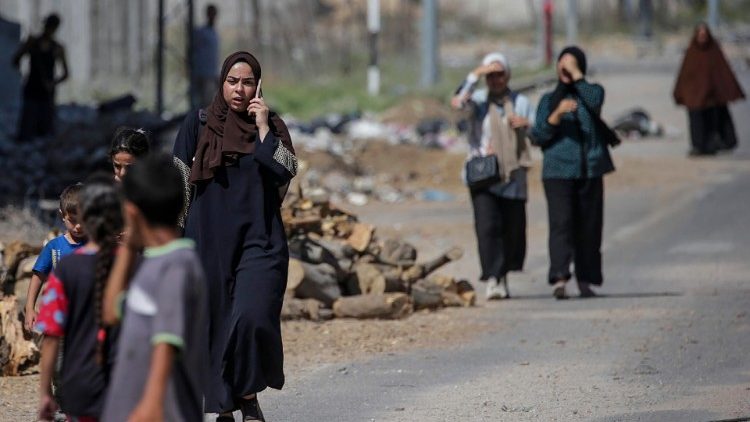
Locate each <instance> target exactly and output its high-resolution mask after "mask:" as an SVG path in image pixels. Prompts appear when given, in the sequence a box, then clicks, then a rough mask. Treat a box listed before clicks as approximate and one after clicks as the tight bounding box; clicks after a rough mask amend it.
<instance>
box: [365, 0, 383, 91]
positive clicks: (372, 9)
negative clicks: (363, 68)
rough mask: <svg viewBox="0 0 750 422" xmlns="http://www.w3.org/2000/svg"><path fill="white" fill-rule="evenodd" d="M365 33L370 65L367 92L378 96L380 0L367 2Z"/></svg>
mask: <svg viewBox="0 0 750 422" xmlns="http://www.w3.org/2000/svg"><path fill="white" fill-rule="evenodd" d="M367 33H368V34H369V38H370V63H369V66H368V67H367V92H368V93H369V94H370V95H372V96H375V95H378V94H380V69H379V68H378V34H379V33H380V0H367Z"/></svg>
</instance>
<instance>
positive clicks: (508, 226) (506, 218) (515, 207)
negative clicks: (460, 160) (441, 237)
mask: <svg viewBox="0 0 750 422" xmlns="http://www.w3.org/2000/svg"><path fill="white" fill-rule="evenodd" d="M471 203H472V205H473V207H474V229H475V231H476V234H477V245H478V246H479V262H480V263H481V265H482V275H481V276H480V277H479V279H480V280H482V281H485V280H487V279H488V278H490V277H495V278H500V277H503V276H505V274H507V273H508V272H509V271H520V270H522V269H523V263H524V260H525V259H526V201H525V200H523V199H505V198H501V197H499V196H497V195H494V194H492V193H490V192H489V191H488V190H486V189H481V190H472V191H471Z"/></svg>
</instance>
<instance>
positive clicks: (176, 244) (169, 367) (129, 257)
mask: <svg viewBox="0 0 750 422" xmlns="http://www.w3.org/2000/svg"><path fill="white" fill-rule="evenodd" d="M182 192H183V187H182V178H181V176H180V174H179V172H178V171H177V169H175V168H174V167H173V165H172V160H170V159H168V158H167V157H166V156H152V157H148V158H146V159H143V160H141V161H139V162H138V163H137V164H135V165H134V166H133V168H132V169H131V170H130V171H128V174H127V175H126V176H125V178H124V180H123V193H124V197H125V198H124V205H123V211H124V214H125V221H126V223H125V224H126V231H125V235H124V239H123V243H124V245H123V247H121V248H120V251H119V252H118V255H117V258H116V260H115V264H114V266H113V268H112V272H111V274H110V277H109V280H108V284H107V289H106V291H105V298H104V300H105V309H104V317H105V320H106V321H108V322H116V321H118V320H119V319H120V318H119V317H120V316H121V315H122V314H123V313H124V315H125V317H124V321H123V325H122V331H121V332H120V343H119V349H118V350H117V360H116V363H115V369H114V374H113V377H112V380H111V383H110V387H109V392H108V395H107V401H106V404H105V407H104V414H103V417H102V420H105V421H125V420H138V421H139V420H167V421H196V422H197V421H201V420H202V419H203V408H202V400H203V389H202V386H203V381H204V376H203V375H204V368H205V364H206V361H207V358H208V356H207V351H208V346H207V344H206V343H205V342H206V338H207V335H206V332H205V331H206V327H207V322H206V311H207V309H206V308H207V303H206V295H205V281H204V275H203V270H202V268H201V266H200V260H199V259H198V256H197V255H196V254H195V252H194V251H193V243H192V241H191V240H188V239H181V238H179V231H178V228H177V218H178V216H179V214H180V211H181V209H182V203H183V199H182V195H183V193H182ZM140 248H144V251H143V258H144V259H143V261H142V263H141V264H140V265H139V268H138V269H137V271H136V272H135V274H134V275H133V277H132V281H130V283H129V284H130V285H129V287H128V286H127V284H128V281H127V280H128V279H129V278H130V273H131V271H132V270H131V269H132V268H133V264H134V261H135V257H136V255H137V251H138V250H140ZM126 289H127V290H126ZM121 298H122V299H124V301H123V300H121Z"/></svg>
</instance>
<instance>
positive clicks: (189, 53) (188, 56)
mask: <svg viewBox="0 0 750 422" xmlns="http://www.w3.org/2000/svg"><path fill="white" fill-rule="evenodd" d="M194 10H195V5H194V4H193V0H187V15H188V16H187V28H186V29H187V37H186V38H187V44H186V45H185V49H186V51H185V65H186V66H187V77H188V83H187V93H186V94H187V103H188V104H189V105H190V110H193V109H195V108H197V107H198V106H199V105H198V104H197V101H195V100H196V96H195V95H193V92H195V88H196V87H195V86H194V84H193V80H194V78H193V28H195V22H194V19H195V17H194Z"/></svg>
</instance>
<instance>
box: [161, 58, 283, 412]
mask: <svg viewBox="0 0 750 422" xmlns="http://www.w3.org/2000/svg"><path fill="white" fill-rule="evenodd" d="M260 80H261V68H260V64H259V63H258V61H257V60H256V59H255V57H253V56H252V55H251V54H250V53H247V52H236V53H234V54H232V55H230V56H229V57H227V59H226V60H225V61H224V65H223V66H222V70H221V79H220V88H219V90H218V92H217V94H216V96H215V97H214V100H213V102H212V103H211V105H210V106H209V107H208V108H207V109H206V110H201V111H196V112H192V113H190V114H189V115H188V116H187V118H186V119H185V121H184V122H183V125H182V127H181V129H180V132H179V133H178V135H177V139H176V141H175V146H174V156H175V164H176V165H177V166H178V167H179V168H180V169H181V171H182V172H183V174H184V175H185V179H186V181H189V182H190V189H191V190H192V191H193V192H192V195H191V196H192V201H191V203H190V205H189V208H188V212H187V215H186V218H185V236H186V237H189V238H192V239H194V240H195V242H196V247H197V250H198V253H199V255H200V257H201V261H202V263H203V267H204V270H205V272H206V279H207V281H208V284H209V286H208V291H209V306H210V310H209V315H210V322H209V354H210V364H209V369H208V371H209V372H208V374H207V377H208V380H207V385H206V411H207V412H209V413H219V414H220V417H219V419H218V420H219V421H221V420H223V419H225V418H228V417H231V412H232V411H234V410H236V409H240V410H242V414H243V418H244V420H263V416H262V412H261V411H260V408H259V407H258V402H257V397H256V394H257V393H258V392H260V391H262V390H264V389H265V388H266V387H272V388H276V389H280V388H281V387H282V386H283V384H284V371H283V358H284V355H283V349H282V344H281V329H280V313H281V304H282V300H283V296H284V290H285V288H286V278H287V266H288V261H289V253H288V249H287V242H286V236H285V234H284V227H283V224H282V221H281V214H280V209H279V207H280V205H281V200H282V194H281V192H283V191H284V187H285V186H286V185H287V184H288V183H289V180H290V179H291V178H292V177H294V175H295V174H296V171H297V160H296V158H295V156H294V149H293V147H292V143H291V139H290V137H289V132H288V130H287V128H286V125H285V124H284V122H283V121H282V120H281V118H279V117H278V116H277V115H276V114H274V113H272V112H269V110H268V107H267V106H266V104H265V102H264V101H263V98H262V97H261V96H260V90H259V89H257V88H258V85H259V84H260ZM227 420H230V419H227Z"/></svg>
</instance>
